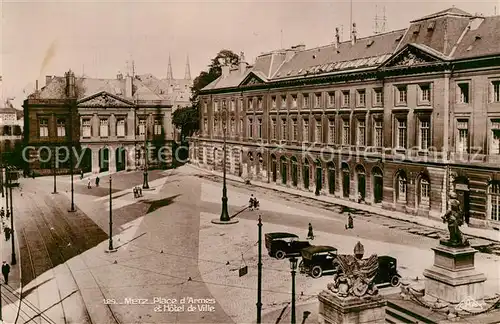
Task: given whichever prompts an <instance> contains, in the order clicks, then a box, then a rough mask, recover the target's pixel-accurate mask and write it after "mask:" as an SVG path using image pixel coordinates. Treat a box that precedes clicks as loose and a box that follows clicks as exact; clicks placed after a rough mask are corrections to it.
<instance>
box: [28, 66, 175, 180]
mask: <svg viewBox="0 0 500 324" xmlns="http://www.w3.org/2000/svg"><path fill="white" fill-rule="evenodd" d="M24 115H25V137H24V141H25V147H26V150H27V151H26V153H25V155H26V158H27V159H29V169H30V170H34V171H36V172H39V173H40V174H46V173H51V172H53V169H54V163H55V159H54V156H56V154H59V156H60V158H59V161H60V162H59V163H58V165H57V167H56V169H57V172H61V173H63V172H68V169H69V167H70V162H71V160H70V159H65V156H67V155H68V153H66V152H73V154H75V155H74V163H75V167H76V169H77V170H83V171H84V172H93V173H98V172H103V171H111V172H114V171H121V170H125V169H127V170H131V169H138V168H143V167H144V165H145V163H146V155H145V152H148V156H147V162H148V166H149V167H154V166H158V167H166V166H170V165H171V160H172V154H171V144H172V143H171V142H172V137H173V128H172V120H171V116H172V104H171V102H170V101H169V100H166V99H164V98H162V97H161V96H159V95H158V94H156V93H155V92H154V91H153V90H151V89H150V88H148V87H147V86H145V85H144V84H143V83H142V82H141V81H140V80H139V79H137V78H132V77H131V76H123V75H121V74H118V75H117V77H116V79H91V78H77V77H75V75H74V73H73V72H71V71H69V72H67V73H66V74H65V76H64V77H53V76H48V77H47V79H46V85H45V87H43V88H42V89H41V90H40V91H36V92H35V93H34V94H32V95H30V96H29V97H28V99H26V100H25V102H24ZM145 147H148V150H147V151H145ZM66 150H67V151H66ZM56 151H58V152H57V153H56Z"/></svg>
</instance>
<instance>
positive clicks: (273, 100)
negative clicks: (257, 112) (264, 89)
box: [271, 96, 276, 110]
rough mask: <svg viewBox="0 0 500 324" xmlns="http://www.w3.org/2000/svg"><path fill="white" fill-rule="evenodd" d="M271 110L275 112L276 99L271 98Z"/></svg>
mask: <svg viewBox="0 0 500 324" xmlns="http://www.w3.org/2000/svg"><path fill="white" fill-rule="evenodd" d="M271 109H273V110H276V97H275V96H274V97H272V98H271Z"/></svg>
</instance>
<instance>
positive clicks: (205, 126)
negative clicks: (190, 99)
mask: <svg viewBox="0 0 500 324" xmlns="http://www.w3.org/2000/svg"><path fill="white" fill-rule="evenodd" d="M203 134H208V120H207V119H205V120H203Z"/></svg>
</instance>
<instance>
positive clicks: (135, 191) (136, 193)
mask: <svg viewBox="0 0 500 324" xmlns="http://www.w3.org/2000/svg"><path fill="white" fill-rule="evenodd" d="M133 191H134V198H137V196H138V195H139V193H138V190H137V187H134V189H133Z"/></svg>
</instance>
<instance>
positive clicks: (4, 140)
mask: <svg viewBox="0 0 500 324" xmlns="http://www.w3.org/2000/svg"><path fill="white" fill-rule="evenodd" d="M22 135H23V115H22V111H20V110H17V109H15V108H14V107H13V105H12V104H11V102H10V101H7V102H6V103H5V104H4V106H3V107H0V154H1V161H4V162H8V163H11V164H15V165H17V166H20V165H21V164H22V163H21V161H20V159H18V156H17V155H18V154H19V153H20V151H21V147H22V139H23V137H22Z"/></svg>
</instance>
